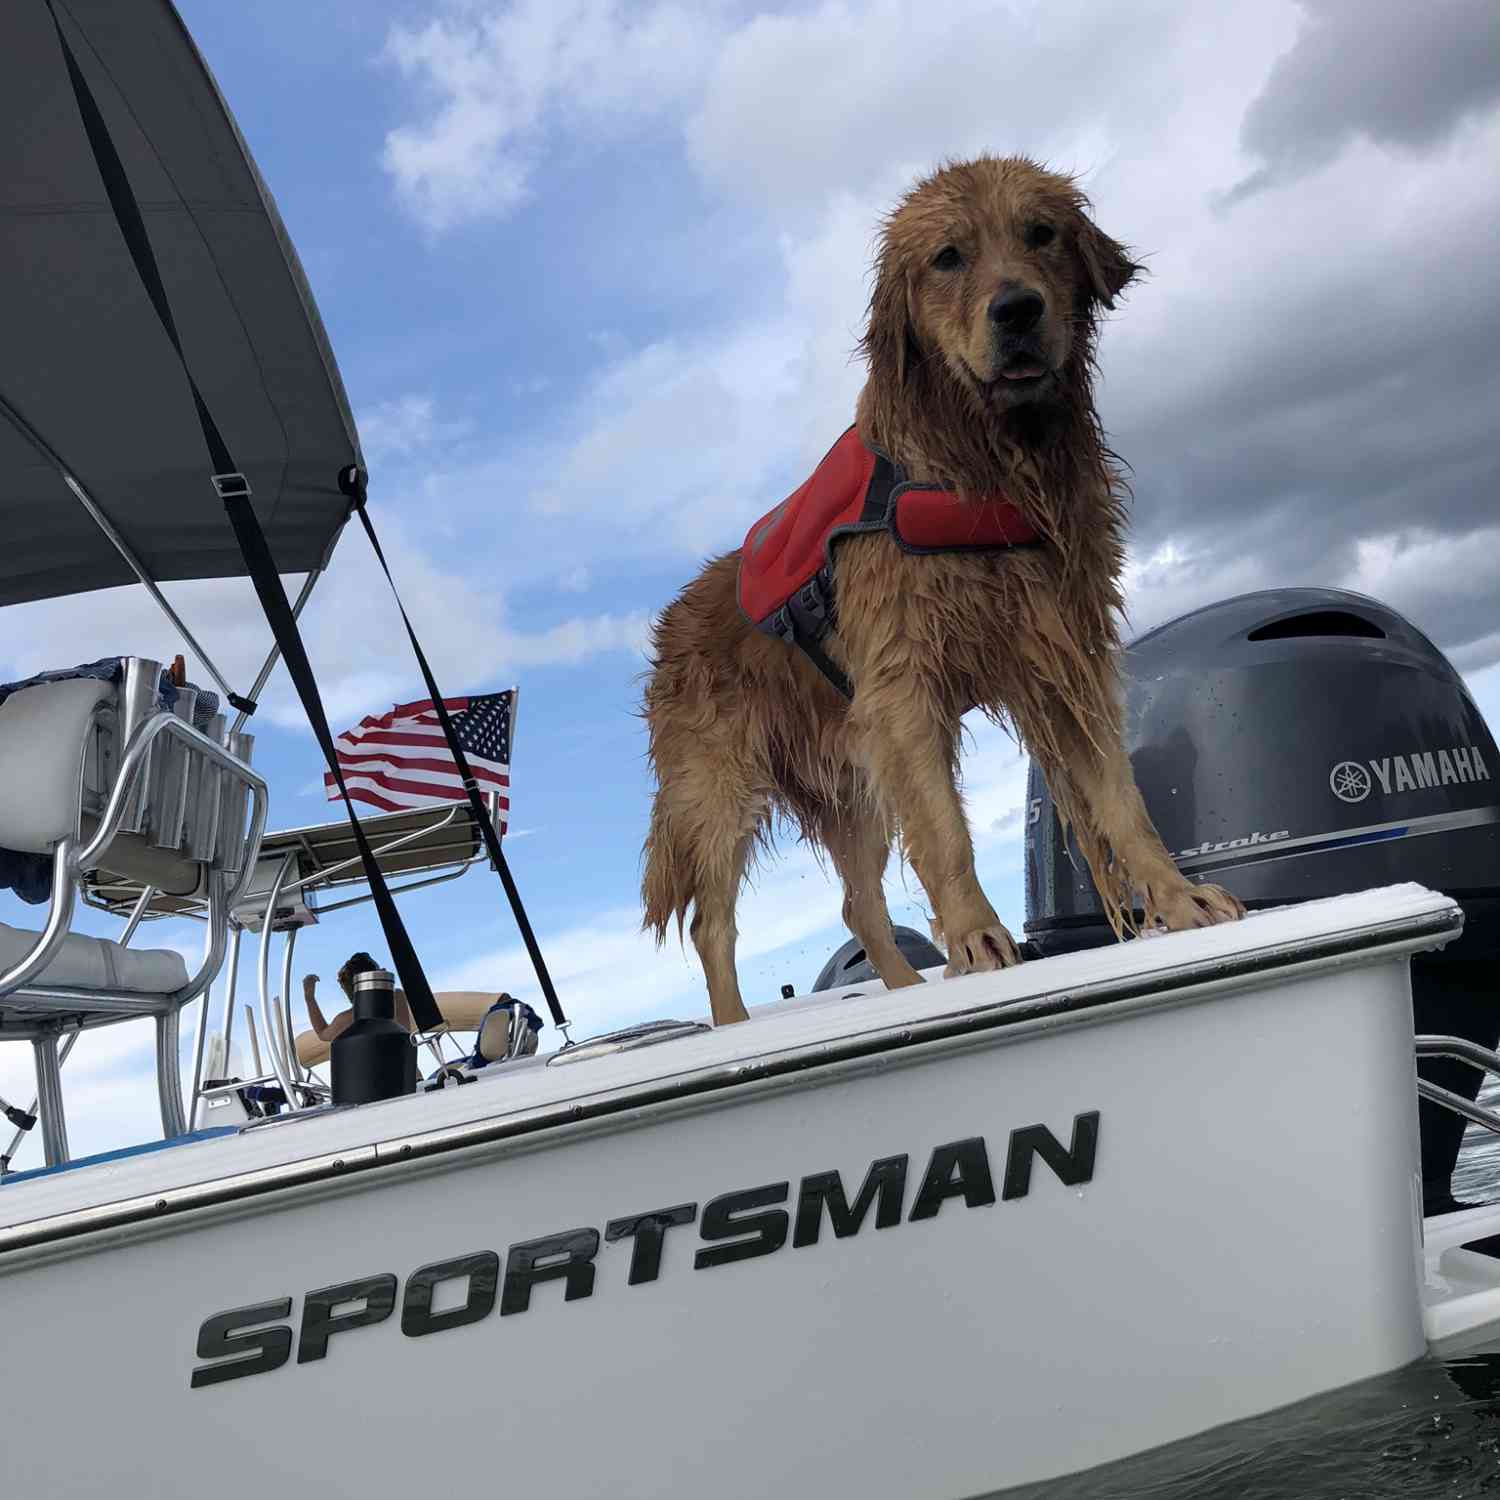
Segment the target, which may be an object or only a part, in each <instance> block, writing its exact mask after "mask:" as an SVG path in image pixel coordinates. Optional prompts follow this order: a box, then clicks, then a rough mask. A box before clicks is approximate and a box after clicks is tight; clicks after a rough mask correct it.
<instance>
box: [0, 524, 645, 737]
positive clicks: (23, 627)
mask: <svg viewBox="0 0 1500 1500" xmlns="http://www.w3.org/2000/svg"><path fill="white" fill-rule="evenodd" d="M378 524H379V528H380V532H381V540H382V545H383V546H384V547H385V549H386V555H387V556H388V557H389V558H390V559H391V565H392V570H393V571H394V573H395V574H396V581H397V585H398V587H399V588H400V590H401V596H402V598H403V599H404V600H405V601H406V606H407V609H408V611H409V612H410V614H411V617H412V623H413V625H414V626H415V628H416V632H417V638H418V640H420V641H421V642H422V646H423V649H424V650H425V651H426V652H427V655H428V657H429V659H430V661H431V662H432V667H433V671H434V672H435V673H436V675H437V677H438V680H439V682H441V683H444V684H453V685H454V687H453V688H452V689H451V690H453V691H459V690H462V691H474V690H477V689H480V688H485V687H491V686H495V685H500V684H502V683H503V681H504V680H505V679H507V674H509V673H511V672H512V671H515V670H518V669H520V668H524V667H538V666H549V665H559V664H572V663H577V662H581V661H584V660H586V659H588V658H590V657H593V656H597V655H599V654H601V653H615V654H625V655H628V656H639V654H640V652H641V650H642V648H643V646H644V643H645V640H646V635H647V631H648V628H649V617H648V613H647V612H646V611H644V610H634V611H626V612H623V613H620V612H616V613H608V612H606V613H602V614H592V615H577V616H575V617H572V618H570V619H566V620H563V621H561V622H559V623H557V624H554V625H551V626H548V627H546V628H544V629H539V630H534V631H526V630H518V629H516V628H515V627H514V626H513V625H511V623H510V621H509V619H508V616H507V610H506V605H505V598H504V594H503V592H502V591H501V590H499V589H497V588H495V587H494V586H493V585H492V584H491V583H490V582H489V578H490V577H492V576H493V573H494V567H493V564H494V563H495V561H496V559H495V558H494V556H493V555H492V554H490V553H488V552H485V551H478V552H473V551H471V552H468V553H466V554H465V555H464V562H465V565H466V567H467V569H468V571H467V572H465V573H459V572H457V571H455V570H454V569H452V568H450V567H447V566H443V565H440V564H439V563H437V562H436V561H434V560H433V559H432V558H431V557H430V556H429V555H428V554H427V553H426V552H425V551H424V550H422V548H421V547H420V546H418V545H417V544H416V543H415V542H414V541H413V540H412V538H411V536H410V533H409V531H408V530H407V528H406V527H405V526H404V525H403V524H402V522H401V520H400V518H399V516H398V515H397V514H395V513H393V511H392V510H390V509H387V510H386V511H385V512H384V513H382V514H381V515H380V516H379V518H378ZM285 582H286V585H287V592H288V594H289V595H290V596H292V597H295V595H296V592H297V590H298V589H299V588H300V586H301V583H302V580H301V579H300V578H289V579H287V580H285ZM164 592H165V593H166V595H167V596H168V598H169V599H170V600H171V601H172V603H173V604H174V606H175V607H176V608H177V610H178V613H179V614H180V615H181V616H182V617H183V618H184V619H185V620H186V621H187V623H188V626H189V628H190V629H191V630H193V632H194V634H195V635H197V637H198V638H199V640H200V641H201V642H202V644H203V646H204V648H205V649H206V650H207V651H208V652H209V653H210V654H211V656H212V657H213V660H214V663H215V665H216V666H217V667H218V668H219V670H220V671H221V672H222V673H223V674H224V675H225V676H226V677H227V678H228V680H229V683H230V686H232V687H234V688H235V689H237V690H238V691H244V689H245V688H246V687H248V686H249V684H250V682H251V681H252V680H253V679H254V676H255V673H256V672H257V671H258V669H259V667H260V665H261V663H262V661H263V660H264V659H265V653H266V651H267V649H268V648H269V646H270V641H271V636H270V631H269V628H268V627H267V625H266V623H265V617H264V615H263V614H262V613H261V610H260V605H259V603H258V602H257V600H256V598H255V595H254V591H253V590H252V588H251V587H250V585H249V583H248V582H247V581H245V580H243V579H207V580H195V581H189V582H185V583H176V584H170V585H167V586H166V588H165V589H164ZM6 625H7V632H6V637H5V640H4V643H3V645H0V664H3V671H4V673H5V675H6V676H7V677H10V678H19V677H23V676H29V675H30V674H31V673H34V672H39V671H48V670H52V669H55V668H59V667H65V666H71V665H73V664H74V663H75V662H84V661H92V660H95V659H96V658H98V657H101V656H122V655H138V656H154V657H158V658H160V659H163V660H170V659H171V658H172V656H173V655H175V654H176V653H178V652H179V651H185V650H186V648H185V647H184V646H183V644H182V643H181V641H180V640H179V639H178V638H177V635H176V632H175V631H174V630H173V629H172V627H171V626H170V625H169V624H168V623H167V621H166V620H165V618H164V617H163V616H162V615H161V614H160V612H159V611H158V609H157V607H156V605H155V603H154V602H153V601H152V600H151V598H150V596H149V595H148V594H147V593H146V591H145V590H144V589H143V588H141V587H139V586H138V585H128V586H126V587H123V588H117V589H102V590H100V591H98V592H97V593H93V594H90V595H88V596H87V600H86V603H85V605H84V606H83V607H80V604H79V601H78V600H77V599H74V598H62V599H47V600H41V601H38V602H36V603H34V604H24V605H13V606H12V607H11V608H10V609H9V610H7V612H6ZM301 625H302V632H303V638H304V640H305V642H306V644H307V650H308V655H309V657H310V659H311V661H312V663H313V668H314V670H315V671H316V673H317V675H318V683H319V687H320V688H321V690H322V693H323V702H324V706H325V708H326V709H327V711H328V715H329V718H330V721H331V722H333V723H334V726H335V729H337V727H338V721H340V720H343V719H347V718H350V717H358V716H359V715H361V714H364V713H368V712H369V711H370V710H371V709H372V707H374V708H383V707H384V706H385V705H387V704H389V703H392V702H396V701H400V700H401V699H402V698H410V697H412V696H414V695H415V685H416V684H419V683H420V681H421V679H420V677H419V675H418V672H417V667H416V662H415V660H414V658H413V657H412V655H411V647H410V644H409V643H408V641H407V638H406V633H405V629H404V627H403V626H402V624H401V619H400V616H399V614H398V613H397V612H396V608H395V603H394V601H393V600H392V599H391V597H390V591H389V587H388V585H387V584H386V581H385V577H384V575H383V574H382V573H381V572H380V570H379V565H378V564H377V563H376V561H375V559H374V556H373V554H372V553H371V551H370V549H369V547H368V546H367V544H366V543H365V541H364V538H363V535H362V534H351V535H350V536H348V537H346V538H345V540H344V542H343V545H341V546H340V547H339V549H338V551H337V552H336V553H335V556H334V560H333V563H332V565H331V566H330V568H329V571H328V573H327V576H326V577H325V578H324V579H323V580H322V581H321V582H320V583H319V585H318V587H317V589H316V590H315V592H314V594H313V598H312V601H311V602H310V603H309V605H308V607H307V609H306V611H305V612H304V614H303V616H302V620H301ZM188 655H189V660H188V673H189V677H190V679H191V680H192V681H194V682H197V683H198V684H199V685H200V686H202V687H206V688H209V689H212V688H213V686H214V684H213V682H212V680H211V678H210V677H209V674H208V673H207V671H206V670H205V669H204V668H203V665H202V663H201V661H198V660H196V659H194V658H193V656H192V654H191V653H188ZM261 703H262V708H261V712H260V714H259V716H258V718H257V720H256V721H255V722H257V723H262V724H263V723H266V722H268V721H269V722H271V723H275V724H279V725H281V726H282V727H285V728H291V729H297V730H302V729H304V728H305V727H306V722H307V721H306V717H305V715H304V714H303V712H302V708H301V705H300V703H299V702H298V701H297V698H296V696H295V694H294V692H293V690H292V687H291V684H290V682H289V680H288V679H287V677H286V675H285V672H284V671H282V670H280V669H278V671H277V672H276V674H275V675H274V676H273V677H272V679H271V681H270V683H269V684H268V686H267V689H266V690H265V692H264V694H263V695H262V699H261ZM251 727H252V729H253V728H254V724H252V726H251Z"/></svg>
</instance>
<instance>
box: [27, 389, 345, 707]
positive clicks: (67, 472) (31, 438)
mask: <svg viewBox="0 0 1500 1500" xmlns="http://www.w3.org/2000/svg"><path fill="white" fill-rule="evenodd" d="M0 412H3V413H4V414H5V417H6V419H7V420H8V421H9V422H10V424H11V426H12V427H14V428H15V429H16V431H17V432H19V433H20V434H21V435H22V437H24V438H25V439H26V440H27V442H29V443H30V444H31V445H32V447H34V448H35V449H36V451H37V452H38V453H40V454H41V455H42V457H43V458H45V459H46V460H47V462H48V463H49V464H51V465H52V467H53V468H54V469H56V470H57V474H58V477H59V478H60V479H61V480H62V482H63V483H64V484H65V485H67V487H68V489H69V491H70V492H71V493H72V494H73V496H74V498H75V499H76V500H77V501H78V503H79V504H80V505H81V506H82V507H83V508H84V510H85V511H87V512H88V515H89V517H90V519H91V520H92V521H93V522H94V524H95V525H96V526H97V527H98V528H99V530H100V531H101V532H102V533H103V535H104V536H105V537H106V538H107V539H108V541H109V543H110V545H111V546H112V547H113V548H114V549H115V551H116V552H118V553H119V554H120V557H121V558H122V559H123V560H124V562H125V563H126V565H127V566H128V567H129V568H130V571H131V572H132V573H134V574H135V576H136V577H137V578H138V579H139V580H140V581H141V583H142V584H143V585H144V586H145V588H146V592H147V593H149V594H150V595H151V597H152V599H154V600H155V601H156V604H157V607H158V608H159V609H160V610H161V612H162V613H163V614H164V615H165V616H166V617H167V620H168V621H169V622H170V624H171V625H172V628H173V629H174V630H176V632H177V633H178V635H179V636H181V637H182V640H183V642H184V643H185V644H186V646H187V648H188V650H189V651H191V652H192V653H193V656H194V658H195V659H196V660H197V661H200V662H202V664H203V668H204V670H205V671H206V672H207V673H208V675H209V676H210V677H212V678H213V680H214V682H215V684H216V685H217V686H218V688H219V691H220V692H222V693H223V694H224V697H225V698H226V699H227V700H228V702H229V703H231V704H232V705H233V706H234V707H235V708H236V709H237V710H238V711H239V715H238V717H237V718H236V719H235V721H234V725H233V728H232V729H231V730H230V733H232V734H238V733H239V732H240V730H241V729H243V728H244V726H245V721H246V720H247V719H248V718H249V717H250V715H251V714H252V713H254V712H255V702H256V698H257V696H258V695H259V693H260V691H261V689H262V688H264V687H265V685H266V683H267V681H268V680H269V679H270V676H271V673H272V672H273V671H274V670H275V668H276V663H277V662H278V661H279V660H280V658H281V647H280V646H279V645H278V644H274V643H273V644H272V646H271V649H270V651H269V653H268V654H267V656H266V659H265V662H264V664H263V665H262V666H261V669H260V672H259V673H258V674H257V676H256V679H255V681H254V683H253V684H252V685H251V688H250V692H249V693H248V694H247V695H245V696H243V697H242V696H241V695H240V694H239V693H236V692H235V691H234V689H233V688H232V687H230V685H229V682H228V680H227V679H226V678H225V676H224V674H223V673H222V672H221V671H220V670H219V668H218V666H217V665H216V664H215V662H214V659H213V658H212V657H211V656H210V655H209V654H208V652H207V651H206V650H204V648H203V644H202V642H201V641H199V639H198V638H197V637H196V636H195V635H194V634H193V632H192V631H191V630H190V629H189V628H188V626H187V622H186V621H185V620H184V619H183V618H182V616H181V615H179V614H178V613H177V611H176V610H175V609H174V608H173V607H172V604H171V601H170V600H169V599H168V598H167V596H166V595H165V594H163V593H162V591H161V588H160V586H159V585H158V584H157V582H156V580H155V579H154V578H153V577H152V576H151V573H150V570H149V569H148V568H147V567H146V565H145V564H144V563H143V562H142V561H141V559H140V558H139V557H138V556H137V555H136V553H135V549H134V548H133V547H131V545H130V543H129V542H127V541H126V540H125V538H124V537H123V536H122V535H121V534H120V531H119V528H118V527H116V526H115V524H114V522H113V521H111V520H110V518H109V516H108V515H107V514H106V512H105V510H104V508H103V507H102V506H101V505H100V504H99V502H98V501H97V500H95V499H94V497H93V496H92V495H91V494H89V492H88V490H87V489H86V488H85V486H84V485H83V483H82V481H81V480H79V478H78V477H77V476H76V475H75V474H74V473H73V472H72V470H71V469H69V467H68V465H67V463H66V462H65V460H64V459H63V457H62V455H61V454H60V453H58V452H57V450H56V449H55V448H53V446H52V445H51V444H50V443H49V442H48V441H47V440H46V438H44V437H43V436H42V435H41V433H39V432H38V431H37V430H36V428H34V427H33V426H32V425H31V423H30V422H28V421H27V420H26V418H25V417H24V416H23V415H22V414H21V413H20V412H19V411H17V410H16V408H15V406H14V405H13V404H12V403H11V402H10V401H8V400H7V399H6V398H5V396H4V395H3V394H0ZM322 576H323V570H322V568H314V569H313V570H312V572H310V573H309V574H308V575H307V578H306V581H305V582H304V583H303V585H302V590H301V592H300V593H299V594H298V595H297V602H296V603H295V604H294V605H293V606H292V615H293V618H296V617H298V616H300V615H301V613H302V610H303V607H304V606H305V605H306V603H307V601H308V600H309V599H310V598H311V597H312V591H313V589H314V588H315V587H316V585H317V582H318V579H319V578H321V577H322Z"/></svg>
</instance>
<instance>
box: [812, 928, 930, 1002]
mask: <svg viewBox="0 0 1500 1500" xmlns="http://www.w3.org/2000/svg"><path fill="white" fill-rule="evenodd" d="M891 931H892V932H893V933H894V934H895V938H896V946H897V947H898V948H899V949H900V950H901V952H902V954H903V955H904V956H905V958H906V961H907V963H909V964H910V965H911V966H912V968H914V969H931V968H935V967H936V966H937V965H939V964H945V963H947V962H948V960H947V959H946V958H944V957H943V955H942V952H941V951H940V950H939V949H938V947H937V946H936V945H935V944H933V943H930V942H928V940H927V939H926V938H924V937H923V936H922V934H921V933H920V932H918V931H917V930H916V929H915V928H914V927H892V929H891ZM871 979H873V980H875V981H876V982H877V983H879V981H880V976H879V975H878V974H877V973H876V972H875V965H874V964H872V963H871V962H870V959H869V956H868V955H867V954H866V953H865V945H864V944H863V943H862V942H860V940H859V939H858V938H850V939H849V941H848V942H847V943H845V944H844V946H843V947H842V948H840V949H838V950H837V952H835V953H834V955H833V957H832V958H830V959H829V960H828V962H827V963H826V964H824V965H823V967H822V969H821V970H820V971H819V973H818V977H817V979H815V980H814V981H813V993H815V994H816V993H817V991H819V990H837V989H842V988H843V987H844V986H845V985H848V984H862V983H864V982H865V981H866V980H871Z"/></svg>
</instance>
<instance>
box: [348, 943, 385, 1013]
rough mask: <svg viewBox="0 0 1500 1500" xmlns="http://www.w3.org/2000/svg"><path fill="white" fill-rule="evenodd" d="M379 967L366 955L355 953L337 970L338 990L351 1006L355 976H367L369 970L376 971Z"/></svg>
mask: <svg viewBox="0 0 1500 1500" xmlns="http://www.w3.org/2000/svg"><path fill="white" fill-rule="evenodd" d="M379 967H380V965H379V964H378V963H376V962H375V960H374V959H373V958H371V957H370V955H369V954H368V953H356V954H354V955H353V956H352V957H351V958H350V959H349V961H348V962H347V963H346V964H345V965H344V967H343V968H342V969H340V970H339V988H340V989H341V990H343V992H344V994H345V995H347V996H348V997H349V1001H350V1003H351V1004H353V1002H354V979H355V976H356V975H357V974H368V973H369V972H370V970H371V969H378V968H379Z"/></svg>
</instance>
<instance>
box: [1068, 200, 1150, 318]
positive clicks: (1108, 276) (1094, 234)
mask: <svg viewBox="0 0 1500 1500" xmlns="http://www.w3.org/2000/svg"><path fill="white" fill-rule="evenodd" d="M1077 232H1078V256H1079V259H1080V260H1082V262H1083V269H1084V274H1085V275H1086V276H1087V277H1088V282H1089V290H1090V291H1091V292H1092V293H1093V296H1094V300H1095V301H1096V302H1100V303H1102V304H1103V305H1104V306H1105V307H1113V306H1114V305H1115V298H1116V297H1118V296H1119V295H1120V293H1121V292H1122V291H1124V290H1125V288H1126V287H1127V286H1128V285H1129V284H1130V283H1131V282H1132V281H1133V280H1134V279H1135V278H1136V277H1137V276H1138V275H1139V274H1140V273H1141V272H1142V271H1143V270H1145V267H1144V266H1142V265H1141V264H1139V262H1137V261H1133V260H1132V259H1131V258H1130V252H1129V251H1128V250H1126V248H1125V247H1124V245H1122V244H1120V242H1119V241H1118V240H1112V239H1110V237H1109V236H1108V235H1107V234H1105V233H1104V231H1103V230H1102V229H1100V228H1099V227H1098V225H1096V224H1095V223H1094V221H1093V220H1092V219H1090V218H1089V216H1088V215H1087V214H1086V213H1083V212H1081V211H1080V213H1079V215H1078V231H1077Z"/></svg>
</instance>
